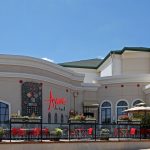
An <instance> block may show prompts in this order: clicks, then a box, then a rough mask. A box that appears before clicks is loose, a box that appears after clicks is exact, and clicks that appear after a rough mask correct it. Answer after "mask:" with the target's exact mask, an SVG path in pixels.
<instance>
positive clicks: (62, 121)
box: [61, 114, 64, 123]
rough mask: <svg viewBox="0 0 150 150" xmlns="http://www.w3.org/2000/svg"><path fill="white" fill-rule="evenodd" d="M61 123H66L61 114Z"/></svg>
mask: <svg viewBox="0 0 150 150" xmlns="http://www.w3.org/2000/svg"><path fill="white" fill-rule="evenodd" d="M61 123H64V115H63V114H61Z"/></svg>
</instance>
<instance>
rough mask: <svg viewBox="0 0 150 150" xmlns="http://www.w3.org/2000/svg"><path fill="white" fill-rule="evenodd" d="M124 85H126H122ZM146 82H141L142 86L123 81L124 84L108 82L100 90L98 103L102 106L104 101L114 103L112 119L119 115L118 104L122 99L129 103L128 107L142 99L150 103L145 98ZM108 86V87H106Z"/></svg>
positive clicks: (149, 103)
mask: <svg viewBox="0 0 150 150" xmlns="http://www.w3.org/2000/svg"><path fill="white" fill-rule="evenodd" d="M121 85H124V87H121ZM145 85H146V83H140V87H137V83H123V84H108V85H102V86H101V87H100V88H99V91H98V103H99V104H100V108H101V105H102V103H103V102H105V101H108V102H110V103H111V105H112V107H111V108H112V111H111V116H112V119H113V118H116V117H117V112H116V106H117V103H118V102H119V101H121V100H124V101H126V102H127V103H128V107H129V108H130V107H132V106H133V102H134V101H136V100H141V101H144V102H146V103H147V104H148V105H150V102H148V101H147V100H146V99H145V93H144V92H143V87H145ZM105 86H107V88H105Z"/></svg>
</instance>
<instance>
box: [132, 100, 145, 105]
mask: <svg viewBox="0 0 150 150" xmlns="http://www.w3.org/2000/svg"><path fill="white" fill-rule="evenodd" d="M139 103H143V101H141V100H139V99H138V100H136V101H135V102H134V103H133V106H136V105H137V104H139Z"/></svg>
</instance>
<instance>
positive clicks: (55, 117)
mask: <svg viewBox="0 0 150 150" xmlns="http://www.w3.org/2000/svg"><path fill="white" fill-rule="evenodd" d="M54 123H57V113H55V115H54Z"/></svg>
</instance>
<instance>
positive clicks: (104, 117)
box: [101, 102, 111, 124]
mask: <svg viewBox="0 0 150 150" xmlns="http://www.w3.org/2000/svg"><path fill="white" fill-rule="evenodd" d="M101 123H102V124H109V123H111V104H110V103H109V102H104V103H103V104H102V106H101Z"/></svg>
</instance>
